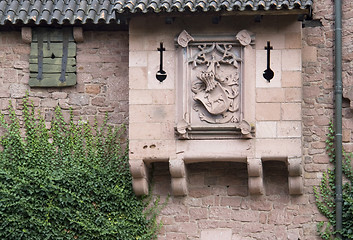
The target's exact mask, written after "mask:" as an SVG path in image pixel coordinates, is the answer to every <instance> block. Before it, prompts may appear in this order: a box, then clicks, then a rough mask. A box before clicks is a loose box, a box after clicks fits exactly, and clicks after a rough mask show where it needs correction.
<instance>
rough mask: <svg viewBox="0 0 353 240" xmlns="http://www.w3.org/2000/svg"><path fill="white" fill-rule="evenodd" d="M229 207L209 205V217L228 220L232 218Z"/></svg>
mask: <svg viewBox="0 0 353 240" xmlns="http://www.w3.org/2000/svg"><path fill="white" fill-rule="evenodd" d="M232 212H233V210H232V209H231V208H227V207H210V208H209V218H210V219H218V220H230V219H232Z"/></svg>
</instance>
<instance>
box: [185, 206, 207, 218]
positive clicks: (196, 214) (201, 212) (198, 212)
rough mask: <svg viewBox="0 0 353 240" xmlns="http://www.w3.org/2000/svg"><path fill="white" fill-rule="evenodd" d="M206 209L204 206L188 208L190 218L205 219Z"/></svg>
mask: <svg viewBox="0 0 353 240" xmlns="http://www.w3.org/2000/svg"><path fill="white" fill-rule="evenodd" d="M207 213H208V211H207V209H206V208H190V209H189V214H190V220H199V219H207Z"/></svg>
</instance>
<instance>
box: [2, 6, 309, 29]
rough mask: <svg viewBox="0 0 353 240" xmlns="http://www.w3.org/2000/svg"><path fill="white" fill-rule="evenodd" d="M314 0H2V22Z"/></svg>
mask: <svg viewBox="0 0 353 240" xmlns="http://www.w3.org/2000/svg"><path fill="white" fill-rule="evenodd" d="M312 4H313V0H81V1H79V0H1V1H0V25H3V24H5V23H12V24H29V23H34V24H40V23H47V24H52V23H54V22H57V23H59V24H64V23H69V24H86V23H94V24H97V23H105V24H108V23H110V22H111V21H116V20H117V19H116V15H115V12H117V14H118V15H119V14H122V13H124V14H131V15H132V14H134V13H136V12H140V13H147V12H155V13H159V12H167V13H168V12H185V11H189V12H207V11H221V10H226V11H246V10H252V11H257V10H263V11H268V10H282V9H288V10H291V9H306V8H309V7H311V6H312Z"/></svg>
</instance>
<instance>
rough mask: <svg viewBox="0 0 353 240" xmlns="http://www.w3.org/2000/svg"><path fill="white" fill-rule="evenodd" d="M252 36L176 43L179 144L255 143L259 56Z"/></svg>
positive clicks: (186, 38)
mask: <svg viewBox="0 0 353 240" xmlns="http://www.w3.org/2000/svg"><path fill="white" fill-rule="evenodd" d="M254 40H255V38H254V36H253V35H252V34H251V33H250V32H248V31H247V30H241V31H240V32H238V33H237V34H234V35H214V36H211V35H190V34H189V33H187V32H186V31H185V30H184V31H182V32H181V33H180V34H179V35H178V37H177V38H176V40H175V42H176V46H177V47H178V49H177V56H178V60H177V73H178V76H177V79H178V81H177V86H176V87H177V105H178V107H177V119H176V122H177V124H176V127H175V130H176V134H177V136H178V138H179V139H238V138H253V137H254V134H255V129H254V124H253V123H254V105H255V104H254V92H255V77H254V75H253V74H252V72H255V61H254V60H255V50H254V49H253V48H252V46H251V45H253V44H254Z"/></svg>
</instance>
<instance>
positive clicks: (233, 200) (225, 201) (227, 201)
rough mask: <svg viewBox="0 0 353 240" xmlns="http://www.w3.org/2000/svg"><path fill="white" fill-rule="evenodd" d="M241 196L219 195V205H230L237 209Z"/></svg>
mask: <svg viewBox="0 0 353 240" xmlns="http://www.w3.org/2000/svg"><path fill="white" fill-rule="evenodd" d="M241 202H242V198H239V197H221V206H228V207H232V208H233V209H234V208H236V209H239V208H240V204H241Z"/></svg>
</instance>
